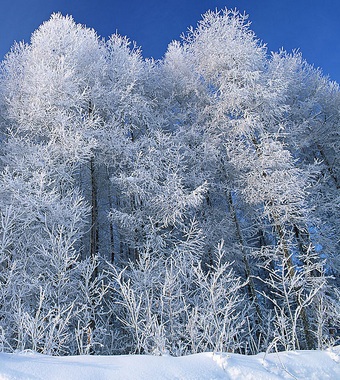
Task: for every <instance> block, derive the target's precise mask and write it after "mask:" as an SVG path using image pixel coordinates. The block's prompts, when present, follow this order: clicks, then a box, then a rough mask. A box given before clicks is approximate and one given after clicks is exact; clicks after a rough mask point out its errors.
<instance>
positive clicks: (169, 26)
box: [0, 0, 340, 82]
mask: <svg viewBox="0 0 340 380" xmlns="http://www.w3.org/2000/svg"><path fill="white" fill-rule="evenodd" d="M0 6H1V9H0V58H1V59H2V57H3V56H4V54H5V53H6V52H7V51H8V50H9V49H10V47H11V45H12V44H13V41H14V40H16V41H21V40H25V41H29V38H30V35H31V33H32V32H33V31H34V30H35V29H36V28H37V27H38V26H39V25H40V24H41V23H42V22H43V21H45V20H48V19H49V16H50V14H51V13H52V12H57V11H60V12H62V13H63V14H70V15H72V16H73V17H74V19H75V21H76V22H79V23H82V24H86V25H87V26H89V27H93V28H94V29H95V30H96V31H97V33H98V34H99V35H101V36H103V37H107V36H109V35H110V34H112V33H114V32H115V31H116V30H117V31H118V33H120V34H121V35H126V36H128V37H129V38H130V39H132V40H135V41H136V42H137V44H138V45H139V46H141V47H142V50H143V54H144V56H145V57H151V56H152V57H154V58H161V57H162V56H163V54H164V53H165V51H166V47H167V44H168V43H169V42H170V41H171V40H173V39H179V36H180V34H181V33H182V32H185V31H186V30H187V28H188V27H189V26H190V25H193V26H194V25H196V23H197V21H198V20H199V19H200V15H201V14H202V13H204V12H205V11H206V10H208V9H215V8H218V9H221V8H224V7H227V8H235V7H236V8H238V9H239V10H240V11H246V13H248V14H249V18H250V20H251V21H252V29H253V30H254V31H255V33H256V35H257V36H258V37H259V38H260V39H261V40H263V41H264V42H266V43H267V45H268V49H269V51H272V50H273V51H277V50H278V49H280V48H281V47H283V48H285V49H286V50H288V51H291V50H292V49H296V48H299V49H300V50H301V52H302V53H303V55H304V57H305V58H306V60H307V61H308V62H309V63H312V64H314V65H315V66H317V67H321V68H322V69H323V71H324V73H325V74H328V75H329V76H330V77H331V79H334V80H336V81H338V82H340V1H337V0H322V1H319V0H238V1H237V0H231V1H228V0H225V1H223V0H169V1H160V0H139V1H137V0H124V1H118V0H0Z"/></svg>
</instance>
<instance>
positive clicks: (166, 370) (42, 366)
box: [0, 346, 340, 380]
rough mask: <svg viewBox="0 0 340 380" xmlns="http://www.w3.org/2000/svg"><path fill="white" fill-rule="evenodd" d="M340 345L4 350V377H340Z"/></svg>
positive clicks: (0, 377) (0, 370) (0, 358)
mask: <svg viewBox="0 0 340 380" xmlns="http://www.w3.org/2000/svg"><path fill="white" fill-rule="evenodd" d="M339 363H340V346H337V347H335V348H332V349H328V350H326V351H291V352H280V353H271V354H264V353H261V354H258V355H256V356H244V355H238V354H212V353H202V354H196V355H190V356H185V357H179V358H174V357H170V356H162V357H156V356H141V355H134V356H132V355H131V356H67V357H66V356H65V357H52V356H46V355H40V354H36V353H32V352H22V353H17V354H5V353H1V354H0V380H23V379H25V380H26V379H29V380H57V379H58V380H64V379H67V380H78V379H79V380H90V379H91V380H94V379H96V380H111V379H112V380H129V379H130V380H137V379H138V380H140V379H143V380H156V379H157V380H158V379H159V380H166V379H169V380H170V379H171V380H174V379H183V380H189V379H190V380H194V379H197V380H205V379H209V380H212V379H228V380H234V379H235V380H236V379H237V380H253V379H254V380H262V379H263V380H267V379H268V380H269V379H270V380H271V379H299V380H302V379H306V380H307V379H308V380H313V379H315V380H322V379H333V380H335V379H340V364H339Z"/></svg>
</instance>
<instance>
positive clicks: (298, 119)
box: [0, 10, 340, 355]
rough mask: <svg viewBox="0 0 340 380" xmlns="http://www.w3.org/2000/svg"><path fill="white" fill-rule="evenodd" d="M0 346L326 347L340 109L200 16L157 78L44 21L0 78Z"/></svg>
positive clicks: (232, 22) (67, 349) (114, 49)
mask: <svg viewBox="0 0 340 380" xmlns="http://www.w3.org/2000/svg"><path fill="white" fill-rule="evenodd" d="M0 100H1V101H0V105H1V136H2V139H1V157H0V158H1V173H0V211H1V215H0V216H1V226H0V227H1V228H0V345H1V348H2V350H5V351H14V350H16V349H33V350H36V351H39V352H43V353H49V354H55V355H58V354H83V353H98V354H112V353H136V352H137V353H152V354H162V353H166V352H168V353H170V354H173V355H183V354H188V353H196V352H202V351H236V352H242V353H257V352H259V351H261V350H266V349H271V348H275V349H314V348H324V347H326V346H328V345H332V344H335V343H336V342H338V339H339V328H338V326H339V315H340V313H339V281H338V278H339V269H340V266H339V257H338V252H339V230H340V228H339V218H338V215H339V186H340V185H339V181H340V179H339V176H340V161H339V151H340V146H339V145H340V138H339V137H340V136H339V133H340V128H339V125H340V113H339V110H340V91H339V87H338V85H337V84H336V83H334V82H331V81H330V80H329V79H328V78H326V77H324V76H323V75H322V73H321V71H320V70H317V69H315V68H313V67H312V66H311V65H309V64H308V63H306V62H305V61H304V60H303V58H302V57H301V54H300V53H292V54H288V53H286V52H284V51H281V52H279V53H273V54H272V55H271V56H268V53H267V50H266V48H265V46H264V45H263V44H262V43H261V42H260V41H258V40H257V39H256V36H255V35H254V33H253V32H252V31H251V30H250V29H249V24H248V23H247V19H246V17H245V16H242V15H240V14H239V13H238V12H236V11H231V12H230V11H228V10H224V11H221V12H207V13H206V14H205V15H204V16H203V19H202V20H201V21H200V22H199V23H198V26H197V28H196V29H191V30H189V31H188V33H187V34H186V35H185V36H184V37H183V39H182V41H181V42H177V41H176V42H172V43H171V44H170V45H169V48H168V50H167V52H166V54H165V56H164V58H163V59H162V60H160V61H153V60H145V59H143V58H142V56H141V52H140V50H139V49H138V48H136V47H135V46H134V45H132V44H131V43H130V41H129V40H128V39H127V38H125V37H121V36H119V35H117V34H115V35H113V36H112V37H110V38H109V39H108V40H107V41H105V40H103V39H100V38H98V36H97V35H96V33H95V32H94V31H93V30H92V29H88V28H86V27H84V26H82V25H78V24H76V23H75V22H74V21H73V19H72V18H71V17H63V16H62V15H60V14H54V15H52V17H51V19H50V20H49V21H48V22H45V23H44V24H42V25H41V27H40V28H39V29H38V30H37V31H35V32H34V33H33V35H32V38H31V42H30V43H29V44H16V45H14V46H13V48H12V50H11V51H10V52H9V53H8V54H7V56H6V58H5V59H4V61H3V62H2V65H1V77H0Z"/></svg>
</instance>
